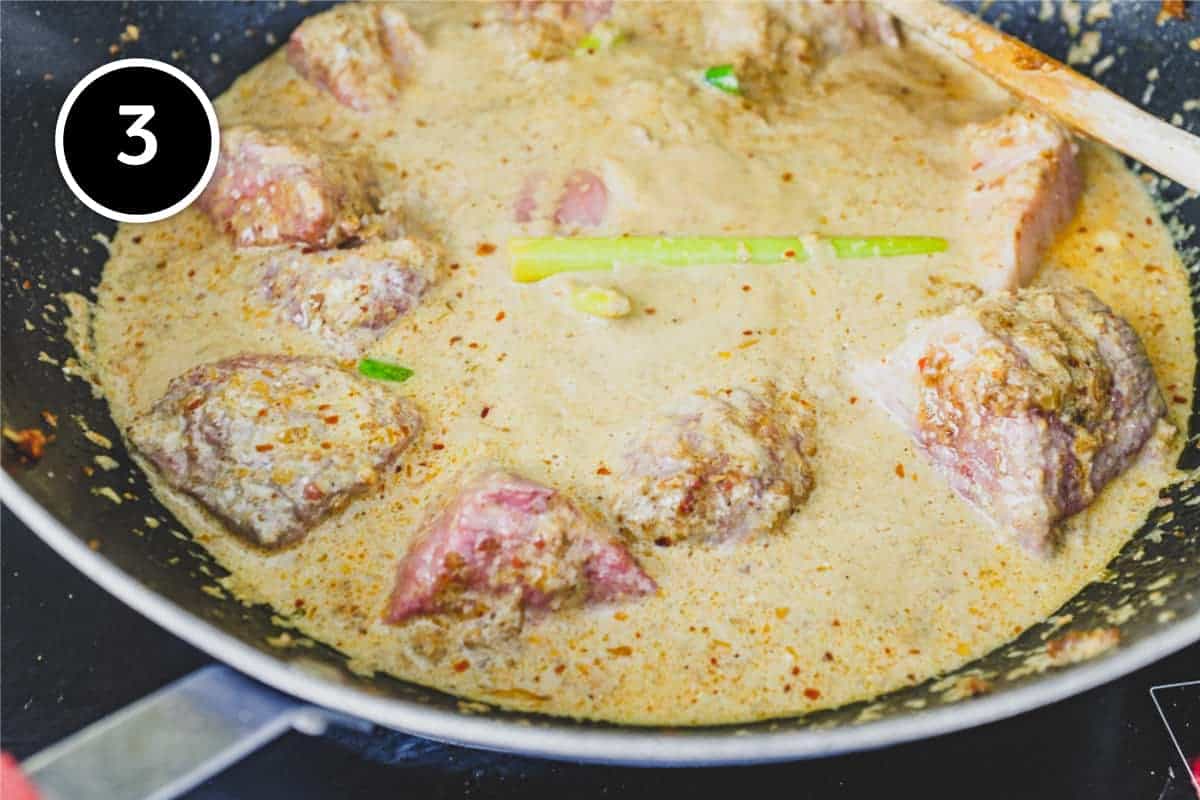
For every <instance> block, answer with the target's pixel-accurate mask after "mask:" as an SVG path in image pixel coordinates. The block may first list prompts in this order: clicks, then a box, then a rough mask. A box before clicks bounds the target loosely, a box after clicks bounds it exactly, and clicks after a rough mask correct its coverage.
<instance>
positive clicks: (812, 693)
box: [804, 689, 821, 700]
mask: <svg viewBox="0 0 1200 800" xmlns="http://www.w3.org/2000/svg"><path fill="white" fill-rule="evenodd" d="M804 696H805V697H807V698H808V699H809V700H816V699H817V698H818V697H820V696H821V693H820V692H819V691H817V690H816V689H805V690H804Z"/></svg>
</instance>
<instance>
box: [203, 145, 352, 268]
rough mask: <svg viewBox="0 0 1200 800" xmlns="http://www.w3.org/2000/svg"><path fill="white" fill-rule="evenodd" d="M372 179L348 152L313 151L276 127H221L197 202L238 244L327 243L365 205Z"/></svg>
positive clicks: (340, 235)
mask: <svg viewBox="0 0 1200 800" xmlns="http://www.w3.org/2000/svg"><path fill="white" fill-rule="evenodd" d="M372 191H373V183H372V181H371V179H370V175H369V172H368V170H367V168H366V166H365V165H364V164H362V163H360V162H359V161H358V160H356V159H354V158H349V157H346V156H343V155H333V154H331V153H322V152H318V150H317V149H315V148H314V147H310V146H306V145H302V144H300V143H299V142H298V141H296V140H295V139H293V138H292V137H291V135H289V134H285V133H283V132H278V131H264V130H260V129H258V128H253V127H249V126H243V125H238V126H234V127H230V128H227V129H225V130H224V131H222V132H221V157H220V160H219V161H218V162H217V170H216V172H215V173H214V174H213V178H212V182H211V183H210V184H209V185H208V188H207V189H205V191H204V194H203V195H201V196H200V200H199V201H198V205H199V207H200V208H201V209H203V210H204V211H206V212H207V213H208V215H209V216H211V217H212V219H213V221H214V222H215V223H217V224H218V225H219V226H221V227H223V228H225V229H226V230H227V231H229V232H230V233H232V234H233V236H234V241H235V242H236V244H237V245H239V246H243V247H244V246H251V245H272V244H280V243H284V242H299V243H302V244H306V245H309V246H312V247H332V246H334V245H336V244H338V243H339V242H342V241H343V240H345V239H347V238H348V237H350V236H352V235H353V234H354V233H355V232H356V231H358V230H359V228H360V227H361V226H362V219H361V218H362V216H363V215H366V214H369V213H371V212H372V210H373V209H372V197H371V194H372Z"/></svg>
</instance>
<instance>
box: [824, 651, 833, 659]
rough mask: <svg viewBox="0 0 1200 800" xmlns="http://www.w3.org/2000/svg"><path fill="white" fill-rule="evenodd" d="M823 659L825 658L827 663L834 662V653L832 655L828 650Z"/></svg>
mask: <svg viewBox="0 0 1200 800" xmlns="http://www.w3.org/2000/svg"><path fill="white" fill-rule="evenodd" d="M823 658H824V659H825V660H826V661H833V653H831V652H829V651H828V650H826V651H825V655H824V656H823Z"/></svg>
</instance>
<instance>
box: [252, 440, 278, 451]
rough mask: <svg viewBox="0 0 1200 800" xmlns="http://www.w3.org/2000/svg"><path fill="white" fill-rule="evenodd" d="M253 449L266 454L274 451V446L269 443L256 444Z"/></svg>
mask: <svg viewBox="0 0 1200 800" xmlns="http://www.w3.org/2000/svg"><path fill="white" fill-rule="evenodd" d="M254 449H255V450H257V451H258V452H260V453H266V452H268V451H271V450H274V449H275V445H273V444H271V443H270V442H268V443H266V444H256V445H254Z"/></svg>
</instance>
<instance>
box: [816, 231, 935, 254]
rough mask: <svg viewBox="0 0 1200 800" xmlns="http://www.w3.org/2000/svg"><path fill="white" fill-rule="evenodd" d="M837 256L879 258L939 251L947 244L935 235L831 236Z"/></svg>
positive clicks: (831, 243) (830, 242)
mask: <svg viewBox="0 0 1200 800" xmlns="http://www.w3.org/2000/svg"><path fill="white" fill-rule="evenodd" d="M829 244H830V245H832V246H833V252H834V253H835V254H836V255H837V257H838V258H880V257H887V256H919V255H925V254H926V253H941V252H944V251H945V250H946V248H947V247H948V246H949V245H948V244H947V243H946V240H945V239H939V238H938V237H936V236H832V237H830V239H829Z"/></svg>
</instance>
